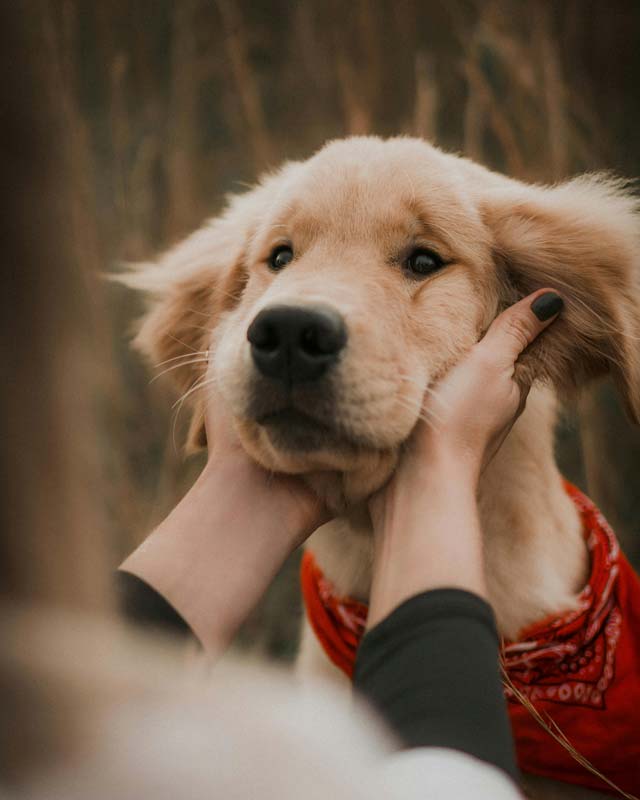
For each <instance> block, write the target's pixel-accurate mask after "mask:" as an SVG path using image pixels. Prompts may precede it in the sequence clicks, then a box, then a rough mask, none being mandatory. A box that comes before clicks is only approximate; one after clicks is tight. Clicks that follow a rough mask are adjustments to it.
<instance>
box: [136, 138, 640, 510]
mask: <svg viewBox="0 0 640 800" xmlns="http://www.w3.org/2000/svg"><path fill="white" fill-rule="evenodd" d="M635 209H636V207H635V202H634V201H633V200H632V199H631V198H630V197H629V196H628V194H627V193H626V192H625V191H624V189H623V188H621V187H620V186H619V185H618V184H616V183H615V182H611V181H605V180H602V179H600V178H596V177H594V178H582V179H578V180H576V181H573V182H570V183H567V184H564V185H562V186H559V187H556V188H551V189H545V188H541V187H530V186H525V185H524V184H520V183H517V182H515V181H509V180H508V179H506V178H503V177H502V176H499V175H496V174H494V173H491V172H489V171H487V170H484V169H482V168H481V167H478V166H477V165H474V164H471V163H470V162H467V161H465V160H463V159H459V158H457V157H455V156H450V155H445V154H443V153H441V152H440V151H438V150H436V149H434V148H432V147H430V146H429V145H427V144H426V143H424V142H422V141H419V140H412V139H396V140H390V141H387V142H383V141H381V140H378V139H373V138H371V139H369V138H367V139H350V140H345V141H339V142H335V143H332V144H330V145H328V146H327V147H326V148H324V149H323V150H322V151H320V152H319V153H318V154H317V155H316V156H314V157H313V158H312V159H310V160H309V161H307V162H304V163H295V164H289V165H286V166H285V167H284V168H283V169H282V170H281V171H280V172H278V173H276V174H274V175H272V176H270V177H268V178H267V179H265V180H264V181H263V182H262V183H261V184H260V185H259V186H258V187H257V188H256V189H254V190H253V191H251V192H249V193H247V194H246V195H243V196H240V197H237V198H234V199H233V200H232V201H231V203H230V205H229V207H228V209H227V211H226V212H225V213H224V214H223V215H222V216H221V217H219V218H218V219H216V220H214V221H213V222H211V223H209V224H207V225H205V227H203V228H202V229H201V230H200V231H198V232H197V233H195V234H193V235H192V236H191V237H189V238H188V239H187V240H186V241H185V242H183V243H182V244H181V245H178V247H177V248H175V249H174V250H172V251H170V252H169V253H168V254H167V255H166V256H164V257H163V258H162V259H161V260H160V262H159V263H158V264H157V265H151V266H147V267H144V268H143V269H142V270H140V271H138V272H136V273H134V274H133V275H132V276H130V277H129V278H128V279H127V281H128V282H129V283H130V284H133V285H136V286H138V287H139V288H143V289H145V290H146V291H148V292H150V293H151V297H152V305H151V309H150V311H149V313H148V315H147V316H146V318H145V319H144V320H143V324H142V326H141V329H140V333H139V335H138V337H137V340H136V343H137V345H138V347H140V349H142V350H143V351H144V352H145V353H146V354H147V355H149V356H150V358H151V359H152V360H153V361H154V362H155V363H159V362H164V361H166V360H167V359H170V358H174V357H176V356H185V362H186V361H190V360H191V361H194V363H192V364H186V363H185V366H182V367H179V368H176V369H174V370H172V372H171V373H169V374H171V375H173V376H174V378H175V379H176V383H177V385H178V388H179V389H180V390H181V391H182V392H185V391H188V390H189V388H190V387H192V386H194V385H196V383H197V381H198V379H199V378H201V377H202V376H203V374H204V365H203V363H202V362H199V361H197V360H196V358H197V356H196V357H194V358H193V359H189V358H188V356H189V354H191V353H198V352H202V351H206V350H210V352H211V357H212V358H213V359H214V372H215V379H216V381H217V383H218V390H219V391H220V392H221V394H222V395H223V396H224V398H225V400H226V402H227V403H228V404H229V407H230V408H231V410H232V413H233V415H234V419H235V424H236V427H237V430H238V433H239V435H240V438H241V441H242V443H243V445H244V447H245V448H246V449H247V450H248V452H249V453H250V454H251V455H252V456H253V457H254V458H256V460H258V461H259V462H260V463H262V464H263V465H265V466H267V467H268V468H270V469H274V470H277V471H285V472H294V473H300V472H304V473H307V472H313V473H317V472H322V471H326V470H331V471H338V472H339V473H341V475H342V480H341V481H340V482H339V487H338V486H333V488H332V489H331V490H329V488H327V487H325V489H324V491H326V492H327V493H328V494H330V495H331V494H332V495H334V498H335V504H338V499H337V495H336V489H337V488H339V492H337V494H340V493H341V494H344V495H346V496H347V497H356V496H363V495H364V494H366V493H368V492H370V491H372V490H373V489H375V488H376V487H377V486H378V485H380V483H381V482H383V481H384V480H385V479H386V477H387V476H388V474H389V472H390V470H391V469H392V468H393V466H394V463H395V459H396V457H397V452H398V448H399V446H400V444H401V443H402V442H403V441H405V440H406V438H407V437H408V435H409V434H410V432H411V430H412V429H413V427H414V425H415V423H416V421H417V419H418V417H419V414H420V409H421V405H422V398H423V396H424V392H425V390H426V388H427V387H428V386H429V385H430V384H431V383H433V382H434V381H435V380H437V379H438V378H439V377H441V376H442V375H443V374H444V373H445V372H446V371H447V370H448V369H449V368H450V367H451V366H452V365H453V364H455V363H456V362H457V361H458V360H459V359H460V357H461V356H462V355H463V354H464V353H465V352H466V351H467V350H468V349H469V347H470V346H471V345H472V344H474V343H475V342H476V341H477V340H478V338H479V337H480V336H481V335H482V333H483V332H484V331H485V330H486V328H487V327H488V325H489V323H490V322H491V320H492V319H493V318H494V317H495V316H496V314H497V313H498V311H499V310H500V309H501V308H502V307H504V306H505V305H508V304H509V303H511V302H514V301H515V300H517V299H518V298H519V297H521V296H524V295H525V294H528V293H529V292H531V291H533V290H534V289H536V288H540V287H541V286H551V287H557V288H558V290H559V291H560V292H561V294H562V296H563V297H564V298H565V301H566V310H565V313H564V314H563V319H562V320H561V321H560V322H559V323H558V324H557V325H556V326H554V328H553V330H552V331H550V332H548V333H545V334H544V335H543V336H542V337H540V339H539V340H538V341H536V342H535V343H534V345H532V346H531V347H530V348H529V349H528V350H527V352H526V353H525V354H524V355H523V357H522V359H521V362H520V364H519V366H518V368H519V370H521V371H522V378H523V381H525V382H527V381H529V380H530V378H531V377H532V376H533V375H539V376H540V377H542V378H543V379H547V380H549V381H551V382H553V383H554V384H555V385H556V386H557V387H558V388H560V389H567V388H570V387H571V386H573V385H576V384H580V383H581V382H582V381H583V380H584V379H586V378H587V377H589V376H592V375H597V374H601V373H603V372H606V371H611V372H613V374H614V376H615V378H616V380H617V381H618V384H619V385H620V387H621V388H622V390H623V393H624V396H625V398H626V400H627V405H628V407H629V408H630V410H631V411H632V413H634V414H637V413H638V411H639V410H640V397H639V387H640V376H639V373H640V360H639V359H638V356H637V355H636V354H637V352H638V337H639V336H640V312H639V310H638V309H639V306H640V293H639V292H638V287H637V283H636V281H637V272H638V264H637V258H638V257H637V252H638V248H637V234H636V216H635ZM177 363H180V360H179V359H178V362H177ZM190 399H191V400H193V408H194V417H193V419H194V422H193V425H192V427H191V431H190V434H189V443H190V445H191V446H194V445H198V444H199V445H202V444H204V443H205V439H204V435H203V434H204V427H203V425H202V418H203V414H202V405H201V404H202V401H203V395H202V394H201V393H200V392H198V391H194V392H193V393H192V394H191V395H190Z"/></svg>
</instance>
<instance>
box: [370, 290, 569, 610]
mask: <svg viewBox="0 0 640 800" xmlns="http://www.w3.org/2000/svg"><path fill="white" fill-rule="evenodd" d="M561 309H562V299H561V298H560V296H559V295H557V294H556V293H555V292H550V291H549V290H544V289H543V290H540V291H538V292H535V293H534V294H532V295H529V297H526V298H524V300H521V301H520V302H518V303H516V304H515V305H513V306H511V307H510V308H508V309H507V310H506V311H504V312H503V313H502V314H500V316H499V317H497V318H496V320H495V321H494V322H493V324H492V325H491V327H490V328H489V330H488V331H487V333H486V335H485V336H484V338H483V339H482V340H481V341H480V342H478V344H476V345H475V346H474V347H473V348H472V349H471V350H470V352H469V354H468V355H467V356H466V357H465V358H464V359H463V360H462V361H461V362H460V364H458V365H457V366H456V367H454V368H453V369H452V370H451V371H450V372H449V373H448V374H447V375H446V376H445V377H444V378H443V379H442V381H440V382H439V384H438V385H437V386H435V387H434V388H433V389H432V390H430V391H428V392H427V395H426V400H425V404H424V413H423V419H422V420H421V421H420V422H419V423H418V425H417V426H416V429H415V431H414V433H413V435H412V438H411V440H410V441H409V443H408V446H407V449H406V451H405V452H404V453H403V455H402V458H401V459H400V463H399V465H398V467H397V469H396V472H395V473H394V475H393V477H392V478H391V480H390V481H389V483H388V484H387V485H386V486H385V487H383V489H381V490H380V491H379V492H377V493H376V494H375V495H374V496H373V497H372V498H371V499H370V500H369V511H370V514H371V520H372V523H373V531H374V543H375V553H374V565H373V582H372V592H371V603H370V607H369V620H368V624H369V626H372V625H375V624H376V623H377V622H379V621H380V620H381V619H383V618H384V617H385V616H386V615H387V614H389V613H390V612H391V611H392V610H393V609H394V608H396V607H397V606H398V605H399V604H400V603H401V602H402V601H403V600H407V599H408V598H409V597H411V596H413V595H415V594H419V593H420V592H423V591H426V590H428V589H434V588H438V587H451V586H455V587H458V588H462V589H466V590H468V591H472V592H475V593H476V594H479V595H482V596H486V585H485V578H484V565H483V547H482V537H481V529H480V521H479V518H478V508H477V502H476V489H477V483H478V478H479V476H480V474H481V472H482V470H483V469H484V467H485V466H486V464H487V463H488V462H489V461H490V460H491V458H492V457H493V456H494V455H495V453H496V452H497V450H498V449H499V447H500V445H501V444H502V442H503V441H504V439H505V437H506V435H507V434H508V432H509V430H510V429H511V427H512V426H513V424H514V422H515V421H516V419H517V418H518V416H519V414H520V413H521V412H522V410H523V409H524V405H525V402H526V396H527V393H528V390H529V387H528V386H525V387H521V386H519V385H518V384H517V383H516V382H515V381H514V374H515V363H516V361H517V359H518V356H519V355H520V353H521V352H522V351H523V350H524V349H525V348H526V347H527V346H528V345H529V344H530V343H531V342H532V341H533V340H534V339H535V337H536V336H537V335H538V334H539V333H541V332H542V331H543V330H544V329H545V328H546V327H547V326H548V325H550V324H551V323H552V322H553V320H554V319H555V318H556V317H557V315H558V313H559V312H560V311H561ZM540 317H542V319H541V318H540Z"/></svg>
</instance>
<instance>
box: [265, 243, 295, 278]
mask: <svg viewBox="0 0 640 800" xmlns="http://www.w3.org/2000/svg"><path fill="white" fill-rule="evenodd" d="M290 261H293V250H292V249H291V248H290V247H289V246H288V245H286V244H283V245H281V246H280V247H276V249H275V250H274V251H273V253H271V255H270V256H269V268H270V269H272V270H273V271H274V272H279V271H280V270H281V269H284V268H285V267H286V266H287V264H288V263H289V262H290Z"/></svg>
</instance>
